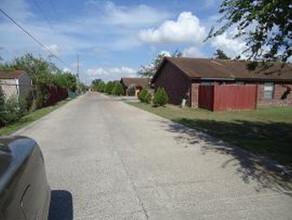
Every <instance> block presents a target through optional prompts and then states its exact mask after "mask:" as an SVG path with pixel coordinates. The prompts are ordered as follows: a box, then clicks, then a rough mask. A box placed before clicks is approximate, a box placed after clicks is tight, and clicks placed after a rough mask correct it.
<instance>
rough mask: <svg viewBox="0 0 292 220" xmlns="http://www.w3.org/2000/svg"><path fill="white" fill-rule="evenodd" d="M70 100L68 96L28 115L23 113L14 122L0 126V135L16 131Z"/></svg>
mask: <svg viewBox="0 0 292 220" xmlns="http://www.w3.org/2000/svg"><path fill="white" fill-rule="evenodd" d="M70 100H72V99H70V98H68V99H66V100H63V101H60V102H58V103H57V104H55V105H52V106H48V107H44V108H41V109H38V110H36V111H34V112H32V113H30V114H28V115H25V116H24V117H22V118H21V119H20V120H19V121H17V122H15V123H14V124H11V125H8V126H5V127H2V128H0V136H1V135H10V134H12V133H14V132H16V131H17V130H19V129H21V128H23V127H25V126H27V125H29V124H30V123H32V122H34V121H36V120H38V119H40V118H42V117H44V116H46V115H47V114H49V113H50V112H52V111H54V110H56V109H57V108H60V107H61V106H63V105H65V104H66V103H67V102H69V101H70Z"/></svg>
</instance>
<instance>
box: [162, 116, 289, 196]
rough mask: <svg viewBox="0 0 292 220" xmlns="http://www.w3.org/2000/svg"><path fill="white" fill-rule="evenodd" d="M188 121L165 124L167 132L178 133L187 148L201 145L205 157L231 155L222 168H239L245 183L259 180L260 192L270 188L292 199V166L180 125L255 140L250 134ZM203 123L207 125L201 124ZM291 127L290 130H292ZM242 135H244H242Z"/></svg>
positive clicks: (178, 138) (226, 126)
mask: <svg viewBox="0 0 292 220" xmlns="http://www.w3.org/2000/svg"><path fill="white" fill-rule="evenodd" d="M185 120H192V119H182V121H180V122H179V123H180V124H177V123H173V122H165V123H164V124H163V128H164V129H166V130H167V131H170V132H173V133H175V134H176V135H175V137H174V138H175V140H176V141H177V143H178V144H181V145H182V146H184V147H191V146H198V147H200V148H201V152H202V155H207V154H208V153H209V152H210V153H212V152H213V153H214V152H215V153H219V154H226V155H231V156H232V157H231V158H230V159H228V160H226V161H224V162H223V163H222V164H221V168H222V169H224V168H226V167H228V166H235V167H236V168H237V169H236V171H237V173H238V174H239V176H240V177H241V178H242V180H243V181H244V182H245V183H249V182H250V181H256V183H257V187H256V190H257V191H261V190H263V189H265V188H269V189H271V190H274V191H277V192H280V193H285V194H288V195H290V196H292V194H291V193H290V192H289V191H291V190H292V176H291V170H290V169H291V167H289V166H286V167H285V166H281V165H280V164H278V163H277V162H276V161H273V160H270V159H268V158H266V157H264V156H259V155H256V154H254V153H251V152H249V151H247V150H244V149H242V148H239V147H237V146H235V145H233V144H229V143H226V142H224V141H222V140H220V139H218V138H214V137H212V136H210V135H206V134H205V133H203V132H199V131H196V130H195V129H192V128H189V127H186V126H184V125H181V123H182V124H185V125H188V123H192V125H194V123H201V124H200V126H201V127H202V126H203V125H204V126H206V127H207V126H208V127H213V128H216V129H218V131H219V132H225V133H226V132H229V133H230V135H231V136H232V135H233V134H234V133H241V135H246V139H247V140H248V139H252V138H253V137H247V133H249V132H248V131H247V130H245V131H244V130H236V129H237V128H236V127H232V126H231V125H230V126H229V127H228V124H221V122H218V123H217V124H216V121H212V122H210V121H208V120H206V121H204V120H193V121H187V122H186V121H185ZM198 121H199V122H198ZM202 123H205V124H203V125H202ZM257 126H258V124H257ZM289 128H290V129H291V127H289ZM258 129H260V128H258ZM262 129H263V128H262ZM243 132H245V133H244V134H243ZM275 132H277V131H275ZM254 135H256V134H254ZM282 136H283V133H282ZM258 138H261V137H258ZM286 144H288V143H286ZM265 146H266V145H265V142H264V141H263V147H265ZM286 150H287V153H288V152H289V153H290V151H291V148H289V149H286ZM290 156H291V155H290V154H289V155H287V157H290Z"/></svg>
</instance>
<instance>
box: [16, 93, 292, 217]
mask: <svg viewBox="0 0 292 220" xmlns="http://www.w3.org/2000/svg"><path fill="white" fill-rule="evenodd" d="M18 134H22V135H27V136H29V137H32V138H34V139H36V140H37V142H38V143H39V144H40V146H41V148H42V151H43V153H44V158H45V165H46V169H47V176H48V181H49V183H50V185H51V187H52V190H53V191H52V204H51V213H50V219H57V220H58V219H62V220H66V219H80V220H81V219H82V220H83V219H84V220H85V219H86V220H88V219H157V220H163V219H166V220H169V219H175V220H177V219H291V216H292V194H291V187H289V185H288V184H286V183H285V182H280V180H279V179H278V178H276V177H274V175H272V174H270V173H268V172H267V171H266V169H265V167H264V166H263V167H262V166H258V167H255V165H254V160H258V158H253V157H252V156H250V155H248V154H246V153H245V152H243V151H241V150H240V149H237V148H232V147H230V146H227V145H226V144H225V143H223V142H220V141H217V140H214V139H212V138H209V137H208V136H206V135H203V134H200V133H198V132H195V131H192V130H189V129H187V128H185V127H184V126H180V125H178V124H175V123H172V122H170V121H169V120H166V119H163V118H160V117H158V116H155V115H153V114H150V113H148V112H145V111H142V110H139V109H137V108H135V107H133V106H130V105H128V104H125V103H123V102H122V101H118V100H117V99H112V98H108V97H106V96H104V95H101V94H98V93H93V92H91V93H87V94H85V95H83V96H82V97H79V98H77V99H75V100H73V101H71V102H70V103H68V104H66V105H65V106H63V107H61V108H59V109H58V110H56V111H54V112H52V113H51V114H49V115H48V116H46V117H44V118H43V119H41V120H39V121H37V122H36V123H34V124H33V125H31V126H29V127H27V128H25V129H24V130H22V131H20V132H18Z"/></svg>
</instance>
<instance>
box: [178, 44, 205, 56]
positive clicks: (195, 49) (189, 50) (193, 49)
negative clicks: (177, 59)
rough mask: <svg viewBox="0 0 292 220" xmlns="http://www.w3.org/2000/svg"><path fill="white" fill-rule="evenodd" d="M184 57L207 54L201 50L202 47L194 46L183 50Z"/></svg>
mask: <svg viewBox="0 0 292 220" xmlns="http://www.w3.org/2000/svg"><path fill="white" fill-rule="evenodd" d="M182 54H183V57H205V55H204V54H203V53H202V52H201V48H198V47H195V46H192V47H188V48H185V49H184V50H183V51H182Z"/></svg>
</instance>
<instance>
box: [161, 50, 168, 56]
mask: <svg viewBox="0 0 292 220" xmlns="http://www.w3.org/2000/svg"><path fill="white" fill-rule="evenodd" d="M159 54H160V55H164V56H165V57H170V56H171V53H170V52H169V51H168V50H162V51H160V53H159Z"/></svg>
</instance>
